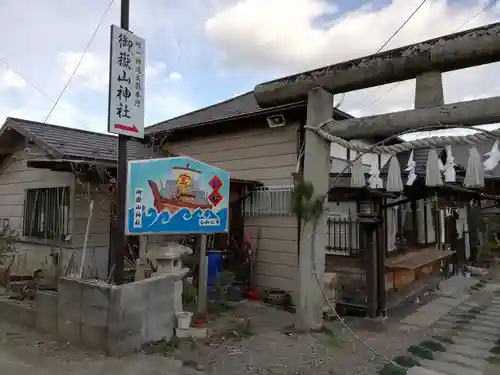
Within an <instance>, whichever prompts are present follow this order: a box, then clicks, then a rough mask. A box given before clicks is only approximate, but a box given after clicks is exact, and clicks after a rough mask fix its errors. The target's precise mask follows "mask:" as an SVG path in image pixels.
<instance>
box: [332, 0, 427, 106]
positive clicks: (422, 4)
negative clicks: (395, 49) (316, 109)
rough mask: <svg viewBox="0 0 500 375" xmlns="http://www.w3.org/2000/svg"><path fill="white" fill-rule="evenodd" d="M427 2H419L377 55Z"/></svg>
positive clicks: (424, 0)
mask: <svg viewBox="0 0 500 375" xmlns="http://www.w3.org/2000/svg"><path fill="white" fill-rule="evenodd" d="M426 2H427V0H423V1H422V2H421V3H420V4H419V5H418V6H417V7H416V8H415V10H414V11H413V12H412V13H411V14H410V15H409V16H408V18H407V19H406V20H405V21H404V22H403V23H402V24H401V26H399V27H398V28H397V30H396V31H394V33H392V35H391V36H390V37H389V39H387V41H386V42H385V43H384V44H382V47H380V48H379V49H378V50H377V52H375V55H376V54H377V53H379V52H381V51H382V50H383V49H384V48H385V47H386V46H387V45H388V44H389V43H390V42H391V40H393V39H394V38H395V37H396V35H398V34H399V32H400V31H401V30H403V28H404V27H405V26H406V24H407V23H408V22H410V20H411V19H412V18H413V17H414V16H415V14H417V12H418V11H419V10H420V8H422V7H423V6H424V4H425V3H426ZM344 95H345V94H344ZM369 96H370V94H367V95H366V96H365V97H364V98H363V99H361V100H360V101H359V103H361V102H364V101H365V100H366V99H367V98H368V97H369ZM340 104H341V103H339V104H338V105H340Z"/></svg>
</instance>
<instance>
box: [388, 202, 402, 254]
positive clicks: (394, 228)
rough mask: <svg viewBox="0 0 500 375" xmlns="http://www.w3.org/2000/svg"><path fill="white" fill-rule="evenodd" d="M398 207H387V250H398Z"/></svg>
mask: <svg viewBox="0 0 500 375" xmlns="http://www.w3.org/2000/svg"><path fill="white" fill-rule="evenodd" d="M398 208H399V207H397V206H396V207H391V208H388V209H387V219H386V220H387V251H394V250H396V233H397V232H398Z"/></svg>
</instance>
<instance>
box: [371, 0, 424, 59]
mask: <svg viewBox="0 0 500 375" xmlns="http://www.w3.org/2000/svg"><path fill="white" fill-rule="evenodd" d="M426 2H427V0H423V1H422V2H421V3H420V5H419V6H418V7H416V8H415V10H414V11H413V12H412V14H410V15H409V17H408V18H407V19H406V21H405V22H403V24H402V25H401V26H399V27H398V29H397V30H396V31H395V32H394V33H393V34H392V35H391V37H390V38H389V39H387V42H385V43H384V44H382V47H380V48H379V49H378V51H377V52H375V54H377V53H379V52H380V51H382V50H383V49H384V48H385V47H386V46H387V45H388V44H389V43H390V42H391V40H393V39H394V37H395V36H396V35H398V34H399V32H400V31H401V30H403V28H404V27H405V26H406V24H407V23H408V22H410V20H411V19H412V18H413V16H415V14H417V12H418V11H419V10H420V8H422V7H423V6H424V4H425V3H426Z"/></svg>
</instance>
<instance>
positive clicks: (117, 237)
mask: <svg viewBox="0 0 500 375" xmlns="http://www.w3.org/2000/svg"><path fill="white" fill-rule="evenodd" d="M129 18H130V0H121V11H120V27H121V28H122V29H125V30H128V29H129ZM127 142H128V137H127V136H126V135H119V136H118V168H117V176H116V210H115V211H116V220H115V228H114V241H113V245H114V248H115V249H114V255H115V269H114V280H115V284H116V285H122V284H123V281H124V263H125V262H124V257H125V246H126V241H125V214H126V209H125V202H126V198H127Z"/></svg>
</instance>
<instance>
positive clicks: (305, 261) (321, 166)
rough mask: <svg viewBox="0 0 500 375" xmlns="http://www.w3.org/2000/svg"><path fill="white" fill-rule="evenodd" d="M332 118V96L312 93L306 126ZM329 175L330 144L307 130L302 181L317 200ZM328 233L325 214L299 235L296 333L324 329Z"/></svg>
mask: <svg viewBox="0 0 500 375" xmlns="http://www.w3.org/2000/svg"><path fill="white" fill-rule="evenodd" d="M332 114H333V95H332V94H330V93H328V92H326V91H325V90H323V89H321V88H316V89H313V90H311V91H310V92H309V95H308V103H307V125H309V126H318V125H319V124H321V123H323V122H324V121H326V120H330V119H331V118H332ZM329 172H330V143H329V142H328V141H326V140H325V139H323V138H322V137H320V136H319V135H317V134H316V133H315V132H313V131H311V130H308V129H306V134H305V146H304V180H305V181H307V182H310V183H312V185H313V187H314V193H315V195H316V196H325V197H326V195H327V194H328V187H329V186H328V185H329ZM302 225H304V223H302ZM327 232H328V228H327V223H326V214H324V217H322V218H321V219H320V220H319V221H318V223H317V227H316V230H314V228H313V223H305V225H304V228H303V231H302V235H301V238H300V254H299V285H298V291H299V298H298V304H297V318H298V321H297V328H299V329H303V330H316V329H320V328H321V327H322V325H323V306H324V301H323V295H322V293H321V289H320V287H321V288H323V279H324V272H325V247H326V242H327ZM318 281H319V284H320V285H318Z"/></svg>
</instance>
